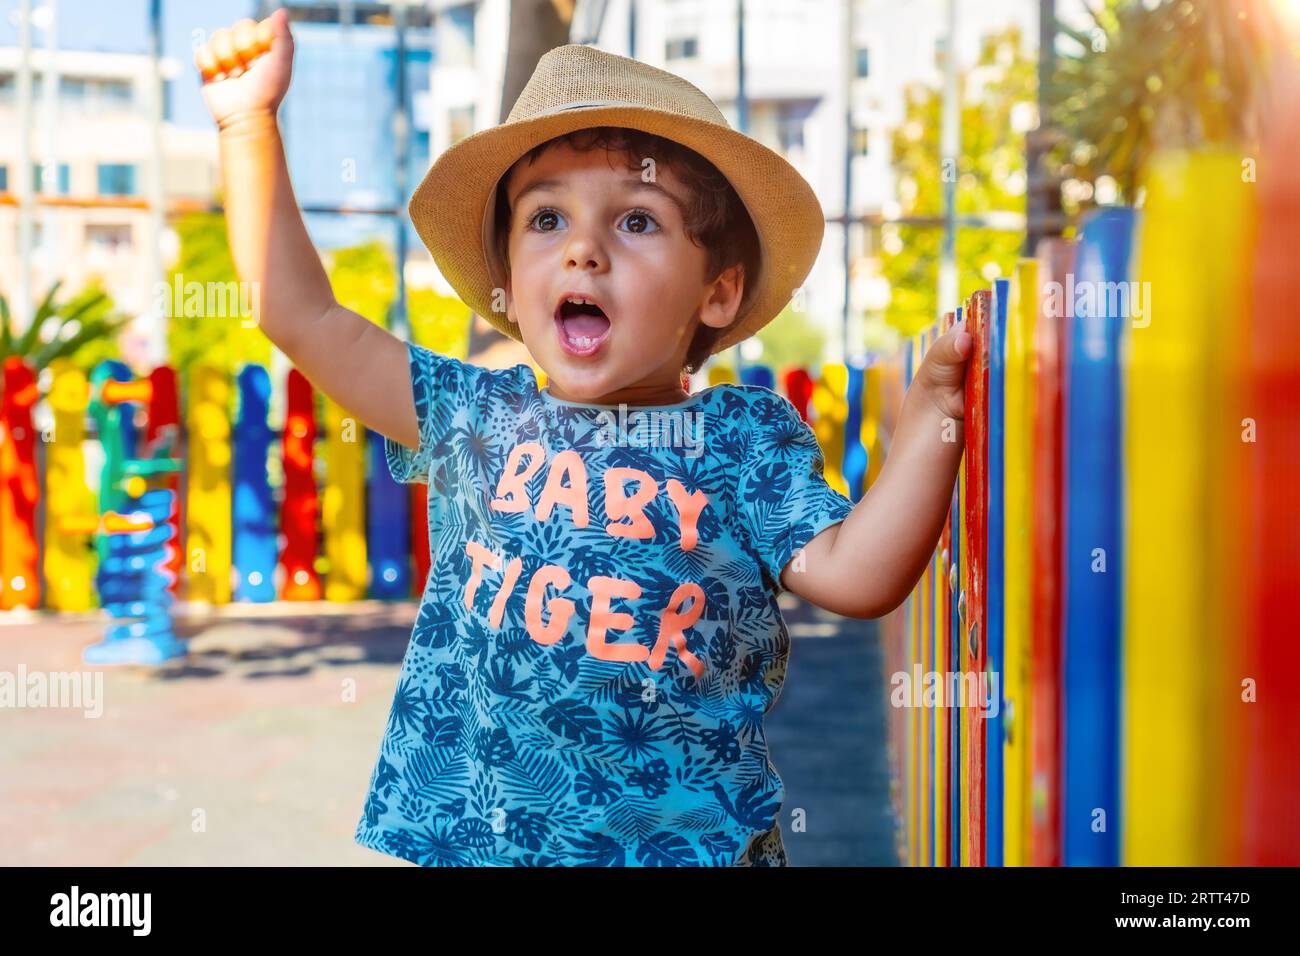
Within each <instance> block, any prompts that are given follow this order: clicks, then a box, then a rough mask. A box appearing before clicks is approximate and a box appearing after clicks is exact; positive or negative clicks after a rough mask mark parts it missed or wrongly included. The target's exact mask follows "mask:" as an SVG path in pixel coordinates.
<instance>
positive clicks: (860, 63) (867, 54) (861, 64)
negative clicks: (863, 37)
mask: <svg viewBox="0 0 1300 956" xmlns="http://www.w3.org/2000/svg"><path fill="white" fill-rule="evenodd" d="M853 59H854V75H856V76H857V78H858V79H860V80H865V79H866V78H867V77H868V76H869V75H870V74H871V51H869V50H868V49H867V48H866V47H864V46H860V47H858V49H857V51H856V52H855V53H854V57H853Z"/></svg>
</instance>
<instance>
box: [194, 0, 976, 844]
mask: <svg viewBox="0 0 1300 956" xmlns="http://www.w3.org/2000/svg"><path fill="white" fill-rule="evenodd" d="M292 58H293V46H292V40H291V37H290V34H289V30H288V26H287V23H286V19H285V14H284V12H283V11H277V12H276V13H275V14H274V15H273V16H272V17H270V18H268V20H265V21H263V22H262V23H261V24H254V23H252V22H251V21H242V22H241V23H239V24H236V25H235V27H234V28H233V29H232V30H231V31H220V32H218V33H217V34H216V35H215V36H214V37H213V38H212V40H211V42H210V43H209V44H208V46H206V47H205V48H204V49H202V50H200V51H199V53H198V54H197V56H196V62H197V64H198V66H199V68H200V70H201V71H202V72H203V75H204V79H205V85H204V94H205V97H206V99H207V103H208V105H209V107H210V109H211V111H212V114H213V116H214V118H215V119H216V121H217V123H218V124H219V126H220V129H221V133H220V141H221V157H222V164H223V172H224V176H225V182H226V215H227V219H228V221H229V226H230V239H231V248H232V251H233V254H234V258H235V264H236V266H237V268H238V270H239V273H240V277H241V278H242V279H244V280H247V281H251V282H254V283H255V285H254V288H255V289H257V290H258V292H259V294H258V296H257V308H258V315H259V317H260V322H261V327H262V329H263V330H264V331H265V332H266V334H267V335H268V336H270V338H271V339H272V341H274V342H275V344H276V345H277V346H279V348H280V349H282V350H283V351H284V352H285V354H287V355H288V356H289V358H290V359H291V360H292V361H293V362H294V364H295V365H296V366H297V367H298V368H300V369H301V370H302V371H303V373H304V374H305V375H306V376H307V377H308V378H309V379H310V380H311V381H312V383H313V384H314V385H315V386H316V387H317V388H319V389H320V390H321V391H322V392H324V393H325V394H326V395H328V396H329V397H330V398H332V399H333V400H334V401H336V402H337V403H339V404H340V405H341V406H343V407H344V408H347V409H349V410H350V411H351V412H352V413H353V414H354V415H355V416H356V417H357V418H358V419H360V420H361V421H362V422H364V423H365V424H366V425H368V426H369V427H371V428H373V429H374V430H375V431H377V432H379V433H381V434H383V435H385V436H386V441H385V451H386V456H387V462H388V467H389V469H390V471H391V472H392V474H393V476H394V478H396V479H397V480H398V481H402V482H413V481H420V482H427V483H428V484H429V486H430V488H429V496H428V501H429V536H430V549H431V557H432V565H431V568H430V571H429V576H428V579H427V581H426V583H425V589H424V595H423V598H422V600H421V603H420V608H419V612H418V616H417V619H416V623H415V627H414V630H413V632H412V636H411V641H410V644H409V645H408V648H407V652H406V656H405V660H404V661H403V665H402V671H401V675H400V677H399V680H398V686H397V691H396V696H395V699H394V701H393V705H392V710H391V713H390V717H389V722H388V727H387V729H386V731H385V734H384V738H383V742H382V745H381V749H380V754H379V758H378V762H377V764H376V767H375V769H374V772H373V774H372V776H371V780H370V789H369V794H368V797H367V799H366V802H365V807H364V812H363V814H362V818H361V820H360V822H359V825H358V827H357V831H356V839H357V841H358V842H359V843H361V844H363V845H365V846H369V847H372V848H374V849H376V850H379V851H381V852H384V853H389V854H392V855H395V856H398V857H401V858H403V859H406V860H410V861H412V862H415V863H419V864H422V865H428V866H449V865H614V866H619V865H628V866H635V865H643V866H662V865H670V866H677V865H711V866H718V865H784V864H785V863H786V855H785V848H784V845H783V843H782V834H781V828H780V825H779V820H778V815H779V812H780V809H781V805H782V801H783V797H784V789H783V786H782V783H781V778H780V776H779V775H778V774H777V772H776V770H775V768H774V767H773V766H772V763H771V761H770V759H769V757H768V753H767V747H766V741H765V736H764V728H763V719H764V716H765V714H766V713H767V712H768V711H769V710H770V709H771V707H772V705H773V703H774V702H775V700H776V698H777V696H778V694H779V693H780V690H781V685H782V682H783V681H784V678H785V671H786V664H787V661H788V658H789V649H790V642H789V635H788V633H787V631H786V628H785V625H784V622H783V621H782V618H781V613H780V610H779V608H778V605H777V595H778V594H779V593H780V592H781V591H782V590H790V591H793V592H794V593H795V594H797V595H799V596H800V597H802V598H803V599H804V600H807V601H809V602H811V603H813V604H816V605H818V606H820V607H823V608H826V609H828V610H831V611H833V612H835V613H838V614H842V615H847V616H851V617H859V618H866V617H877V616H880V615H883V614H885V613H887V612H889V611H890V610H891V609H893V608H894V607H896V606H898V604H900V603H901V602H902V600H903V599H904V597H905V596H906V595H907V594H908V592H909V591H910V590H911V588H912V587H913V585H914V584H915V582H916V581H917V579H918V578H919V576H920V574H921V572H922V570H923V569H924V567H925V565H926V562H927V561H928V559H929V556H930V555H931V554H932V553H933V549H934V546H935V543H936V541H937V539H938V536H939V532H940V529H941V526H942V522H943V521H944V519H945V515H946V512H947V508H948V503H949V497H950V494H951V491H952V486H953V481H954V480H955V476H956V470H957V466H958V462H959V460H960V457H961V451H962V443H961V440H960V436H961V427H960V423H961V418H962V384H963V379H964V374H965V362H966V356H967V355H968V354H969V352H970V336H969V335H967V334H966V333H965V332H964V331H962V330H960V329H954V330H952V331H950V332H949V333H948V334H947V335H945V336H944V337H942V338H941V339H939V340H938V341H937V342H936V343H935V344H934V346H933V347H932V348H931V349H930V350H929V351H928V353H927V356H926V360H925V362H924V363H923V365H922V367H921V368H920V369H919V371H918V374H917V375H916V377H915V379H914V381H913V383H912V386H911V387H910V388H909V390H908V393H907V396H906V399H905V401H904V403H903V407H902V410H901V414H900V418H899V421H898V426H897V430H896V432H895V434H894V437H893V444H892V447H891V450H890V455H889V460H888V461H887V462H886V464H885V466H884V468H883V470H882V471H881V473H880V476H879V478H878V479H877V481H876V483H875V485H874V486H873V487H872V489H871V490H870V492H869V493H868V494H867V495H866V496H865V498H864V499H863V500H862V501H861V502H859V503H858V504H857V506H856V507H855V506H854V505H853V504H852V503H851V502H850V501H849V500H848V499H847V498H845V497H843V496H842V495H840V494H839V493H837V492H835V491H834V490H832V489H831V488H830V487H829V486H828V485H827V484H826V482H825V481H824V480H823V477H822V467H823V459H822V455H821V451H820V449H819V448H818V445H817V442H816V439H815V438H814V437H813V433H812V431H811V429H810V428H809V427H808V426H807V425H805V424H804V423H803V422H802V421H801V420H800V418H799V416H798V414H797V413H796V411H795V409H794V407H793V406H792V405H791V404H790V403H789V402H788V401H786V400H785V399H784V398H783V397H781V396H779V395H778V394H776V393H775V392H773V391H770V390H768V389H765V388H759V387H755V386H741V385H719V386H714V387H711V388H707V389H704V390H703V391H700V392H698V393H696V394H694V395H690V394H688V393H687V392H686V391H685V390H684V389H683V388H682V373H683V370H687V369H697V368H698V367H699V366H700V364H701V363H702V362H703V360H704V359H705V358H707V356H708V355H710V354H712V353H713V352H716V351H718V350H720V349H723V348H726V347H728V346H729V345H731V344H733V343H735V342H738V341H740V340H742V339H744V338H746V337H748V336H750V335H753V334H754V333H755V332H756V331H757V330H758V329H759V328H760V327H762V326H763V325H764V324H765V323H767V322H768V321H770V320H771V319H772V318H773V317H774V316H775V315H776V314H777V313H778V312H779V311H780V309H781V307H782V306H783V305H784V304H785V302H787V301H788V300H789V299H790V297H791V295H792V293H793V292H794V290H795V289H796V288H797V287H798V285H799V284H800V283H801V282H802V281H803V279H804V277H805V276H806V275H807V273H808V270H809V269H810V268H811V266H812V263H813V260H814V259H815V257H816V254H817V250H818V247H819V245H820V242H821V236H822V232H823V228H824V218H823V214H822V211H821V207H820V204H819V203H818V201H817V199H816V197H815V196H814V195H813V193H812V191H811V189H810V188H809V187H808V184H807V183H806V182H805V181H804V180H803V179H802V178H801V177H800V176H799V174H798V173H797V172H795V170H794V169H793V168H792V167H791V166H789V164H788V163H786V162H785V161H784V160H783V159H782V158H781V157H779V156H777V155H776V154H775V153H772V152H771V151H770V150H767V149H766V148H764V147H763V146H761V145H759V144H758V143H756V142H754V141H753V140H750V139H748V138H747V137H745V136H742V135H740V134H738V133H736V132H734V131H732V130H731V129H730V128H729V127H728V126H727V124H726V122H725V120H724V119H723V117H722V115H721V113H719V112H718V110H717V108H716V107H715V106H714V104H713V103H712V102H710V101H709V99H708V98H707V97H706V96H704V94H702V93H701V92H700V91H698V90H697V89H695V88H694V87H693V86H691V85H690V84H688V83H686V82H685V81H683V80H681V79H680V78H678V77H676V76H673V75H671V74H668V73H665V72H663V71H661V70H656V69H653V68H651V67H648V66H645V65H643V64H640V63H637V62H635V61H632V60H628V59H625V58H623V57H617V56H612V55H609V54H606V53H602V52H600V51H598V50H595V49H591V48H587V47H580V46H566V47H560V48H558V49H556V50H553V51H551V52H550V53H549V54H547V55H546V56H545V57H544V58H543V59H542V61H541V62H540V63H539V64H538V67H537V71H536V73H535V74H534V75H533V78H532V79H531V80H530V82H529V84H528V86H527V88H526V89H525V90H524V92H523V93H522V94H521V96H520V98H519V101H518V103H517V104H516V105H515V108H514V110H513V112H512V113H511V116H510V119H509V120H508V121H507V122H506V123H504V124H502V125H501V126H498V127H496V128H494V129H491V130H488V131H485V132H482V133H479V134H477V135H474V136H471V137H469V138H468V139H466V140H464V141H462V142H461V143H458V144H457V145H456V146H453V147H452V148H451V149H449V150H447V151H446V152H445V153H444V154H443V155H442V156H441V157H440V158H439V159H438V161H437V162H436V163H435V164H434V165H433V166H432V168H431V169H430V170H429V172H428V174H427V175H426V177H425V179H424V181H423V182H422V183H421V185H420V187H419V188H418V189H417V190H416V193H415V195H414V196H413V198H412V200H411V203H410V212H411V218H412V221H413V222H414V223H415V225H416V227H417V229H418V230H419V232H420V235H421V236H422V238H423V239H424V241H425V243H426V244H427V245H428V246H429V248H430V250H431V252H432V253H433V256H434V259H435V261H436V262H437V263H438V266H439V268H440V269H441V270H442V272H443V274H444V275H445V276H446V277H447V279H448V281H449V282H451V284H452V285H453V286H454V287H455V289H456V290H457V292H458V293H460V295H461V296H462V298H463V299H464V300H465V301H466V302H467V303H468V304H469V305H470V306H472V307H473V308H474V309H475V311H477V312H478V313H479V314H481V315H483V316H484V317H486V318H487V319H488V320H489V321H491V322H492V323H493V324H494V325H495V326H496V327H497V328H499V329H501V330H502V331H503V332H505V333H506V334H508V335H511V336H513V337H514V338H516V339H520V340H522V341H523V342H524V343H525V344H526V345H527V347H528V349H529V351H530V353H531V354H532V356H533V358H534V359H535V361H536V362H537V364H538V365H540V366H541V368H542V369H543V370H544V371H545V373H546V375H547V384H546V386H545V387H544V388H540V389H539V387H538V382H537V378H536V376H535V375H534V373H533V371H532V369H531V368H530V367H529V366H526V365H517V366H515V367H514V368H511V369H507V370H495V371H494V370H487V369H481V368H477V367H474V366H471V365H469V364H466V363H464V362H460V361H457V360H455V359H452V358H448V357H446V356H441V355H437V354H435V353H434V352H432V351H430V350H428V349H425V348H421V347H418V346H415V345H411V344H407V343H404V342H402V341H400V340H398V339H396V338H394V337H393V336H392V335H390V334H389V333H388V332H386V331H384V330H383V329H382V328H380V327H378V326H376V325H374V324H372V323H371V322H369V321H367V320H366V319H364V318H362V317H361V316H358V315H356V314H355V313H353V312H350V311H348V310H347V309H345V308H343V307H342V306H340V305H339V304H338V302H336V301H335V299H334V296H333V294H332V293H331V290H330V286H329V283H328V282H327V280H326V278H325V274H324V272H323V271H322V269H321V266H320V262H319V260H318V259H317V256H316V252H315V250H314V249H313V248H312V246H311V244H310V242H309V241H308V238H307V233H306V231H305V229H304V226H303V222H302V218H301V216H300V215H299V212H298V209H297V207H296V205H295V203H294V198H293V192H292V189H291V188H290V185H289V177H288V173H287V171H286V169H285V161H284V154H283V151H282V148H281V143H280V140H279V136H278V132H277V129H276V120H275V114H276V108H277V107H278V105H279V103H280V100H281V99H282V98H283V96H284V93H285V91H286V89H287V88H288V84H289V75H290V67H291V64H292ZM647 425H649V426H650V427H646V426H647ZM954 432H955V434H956V436H957V440H956V441H953V440H952V435H953V434H954ZM945 433H946V434H947V438H948V440H945Z"/></svg>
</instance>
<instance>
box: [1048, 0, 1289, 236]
mask: <svg viewBox="0 0 1300 956" xmlns="http://www.w3.org/2000/svg"><path fill="white" fill-rule="evenodd" d="M1094 6H1095V9H1092V8H1085V9H1087V12H1088V13H1089V15H1090V16H1091V18H1092V25H1091V26H1090V27H1088V28H1086V29H1084V30H1074V29H1071V28H1070V27H1069V26H1067V25H1065V24H1058V25H1057V29H1058V30H1059V32H1060V34H1061V35H1062V37H1063V43H1061V44H1058V48H1060V52H1061V55H1060V56H1059V57H1058V59H1057V64H1056V73H1055V76H1054V77H1053V82H1052V84H1051V86H1050V87H1049V88H1048V96H1049V100H1050V102H1052V103H1053V104H1054V106H1053V109H1052V115H1051V120H1052V122H1053V124H1055V125H1056V126H1057V127H1058V129H1059V130H1060V132H1061V133H1062V134H1063V135H1062V137H1061V141H1060V142H1059V143H1058V144H1057V146H1056V148H1055V150H1054V152H1053V155H1052V159H1053V161H1054V162H1055V164H1056V165H1058V166H1060V167H1061V172H1062V174H1063V175H1064V176H1067V177H1071V178H1076V179H1080V180H1083V181H1085V182H1092V181H1095V180H1096V179H1097V178H1098V177H1100V176H1103V175H1107V176H1110V177H1112V178H1113V179H1114V180H1115V183H1116V185H1117V187H1118V196H1117V198H1118V199H1119V200H1121V201H1124V202H1133V200H1134V195H1135V193H1136V191H1137V188H1138V186H1139V185H1140V184H1141V181H1142V176H1143V173H1144V170H1145V169H1146V166H1147V163H1148V161H1149V159H1150V157H1151V154H1152V152H1153V151H1154V150H1156V149H1157V148H1160V147H1162V146H1169V147H1195V146H1199V145H1207V144H1214V145H1224V144H1247V143H1251V142H1253V141H1254V140H1255V139H1256V137H1257V135H1258V129H1259V125H1260V121H1261V119H1262V117H1263V115H1264V110H1265V108H1266V104H1265V102H1264V101H1265V90H1266V78H1267V75H1268V69H1269V60H1270V56H1271V52H1272V51H1271V44H1272V42H1273V41H1274V39H1275V38H1278V37H1281V36H1283V35H1284V31H1283V30H1282V28H1281V27H1280V25H1279V24H1278V22H1277V19H1276V17H1275V16H1274V14H1273V13H1272V11H1271V10H1270V8H1269V6H1268V4H1267V3H1259V2H1253V0H1159V2H1158V3H1151V2H1150V0H1147V2H1143V0H1101V2H1100V3H1099V4H1095V5H1094ZM1088 198H1091V196H1090V195H1089V197H1088ZM1067 203H1071V204H1073V205H1076V206H1077V205H1078V203H1077V201H1073V202H1072V201H1071V200H1070V198H1069V197H1068V196H1067ZM1067 211H1071V210H1070V209H1069V207H1068V206H1067Z"/></svg>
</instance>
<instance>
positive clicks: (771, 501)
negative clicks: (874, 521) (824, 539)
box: [737, 389, 853, 593]
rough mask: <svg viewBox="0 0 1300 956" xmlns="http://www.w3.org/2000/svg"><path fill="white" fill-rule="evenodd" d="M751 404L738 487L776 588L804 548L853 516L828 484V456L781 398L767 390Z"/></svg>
mask: <svg viewBox="0 0 1300 956" xmlns="http://www.w3.org/2000/svg"><path fill="white" fill-rule="evenodd" d="M763 391H765V392H766V393H767V394H764V395H758V396H756V397H755V398H753V399H752V400H751V401H750V403H749V412H750V418H751V431H750V441H749V442H748V444H747V447H746V462H745V463H744V467H743V471H742V477H741V480H740V482H739V484H738V486H737V494H738V496H739V500H738V507H739V510H740V517H741V520H742V521H743V522H744V528H745V531H746V533H747V535H748V537H749V540H750V543H751V545H752V546H753V548H754V550H755V551H756V552H757V554H758V556H759V559H760V561H761V562H762V564H763V567H764V568H765V569H766V570H767V573H768V574H769V575H770V576H771V578H772V580H773V581H774V582H775V584H776V588H777V592H778V593H780V592H781V591H783V590H784V588H783V587H782V585H781V571H782V569H783V568H785V566H786V564H787V563H789V561H790V559H791V558H792V557H793V556H794V554H795V552H797V551H798V550H799V549H800V548H802V547H803V546H804V545H806V544H807V543H808V542H809V541H811V540H812V539H813V538H815V537H817V535H818V534H820V533H821V532H822V531H824V530H825V529H827V528H829V527H830V526H831V525H834V524H837V523H839V522H841V521H843V520H844V519H845V518H847V517H848V516H849V513H850V512H852V511H853V502H852V501H850V500H849V499H848V498H847V497H846V496H845V495H843V494H841V493H840V492H838V491H836V490H835V489H834V488H832V487H831V486H830V485H828V484H827V483H826V478H825V477H824V474H823V472H824V469H825V463H826V462H825V457H824V456H823V454H822V450H821V446H820V445H819V444H818V443H817V436H816V435H815V434H814V433H813V430H812V428H810V427H809V426H808V424H807V423H806V422H804V420H803V419H801V418H800V417H799V412H798V411H797V410H796V409H795V407H794V406H793V405H792V404H790V402H789V401H787V400H786V399H785V398H784V397H783V396H781V395H779V394H777V393H776V392H773V391H771V390H770V389H764V390H763Z"/></svg>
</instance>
